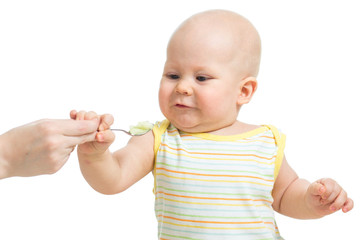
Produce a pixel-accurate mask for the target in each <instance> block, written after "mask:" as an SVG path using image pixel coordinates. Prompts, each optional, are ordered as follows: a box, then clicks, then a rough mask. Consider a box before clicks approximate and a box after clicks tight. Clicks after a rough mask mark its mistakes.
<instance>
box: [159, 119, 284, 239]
mask: <svg viewBox="0 0 360 240" xmlns="http://www.w3.org/2000/svg"><path fill="white" fill-rule="evenodd" d="M153 133H154V136H155V149H154V150H155V166H154V171H153V174H154V180H155V184H154V193H155V213H156V218H157V221H158V238H159V239H206V240H211V239H247V240H250V239H262V240H265V239H269V240H270V239H271V240H272V239H282V238H281V237H280V234H279V231H278V228H277V226H276V223H275V219H274V211H273V209H272V203H273V198H272V195H271V192H272V189H273V185H274V182H275V179H276V176H277V174H278V172H279V169H280V166H281V162H282V158H283V150H284V146H285V135H284V134H281V133H279V131H278V130H277V129H276V128H275V127H273V126H267V125H264V126H262V127H259V128H258V129H255V130H252V131H249V132H246V133H243V134H240V135H233V136H218V135H212V134H207V133H186V132H182V131H180V130H178V129H176V128H175V127H174V126H173V125H171V124H170V123H169V121H168V120H165V121H163V122H158V123H157V124H155V126H154V129H153Z"/></svg>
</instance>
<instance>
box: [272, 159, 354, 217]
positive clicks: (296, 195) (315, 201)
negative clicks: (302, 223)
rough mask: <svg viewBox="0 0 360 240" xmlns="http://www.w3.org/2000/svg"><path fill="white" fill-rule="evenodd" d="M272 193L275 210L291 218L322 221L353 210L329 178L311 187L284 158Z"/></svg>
mask: <svg viewBox="0 0 360 240" xmlns="http://www.w3.org/2000/svg"><path fill="white" fill-rule="evenodd" d="M272 194H273V197H274V203H273V208H274V210H275V211H277V212H279V213H281V214H284V215H287V216H289V217H293V218H299V219H311V218H321V217H323V216H326V215H329V214H331V213H334V212H336V211H338V210H339V209H342V210H343V212H348V211H350V210H351V209H352V208H353V201H352V199H351V198H348V197H347V194H346V192H345V191H344V189H342V188H341V186H340V185H339V184H338V183H337V182H335V181H334V180H332V179H329V178H328V179H321V180H318V181H316V182H314V183H312V184H310V183H309V182H308V181H306V180H304V179H300V178H299V177H298V176H297V174H296V173H295V171H294V170H293V169H292V168H291V167H290V166H289V164H288V162H287V161H286V159H285V156H284V159H283V163H282V166H281V169H280V173H279V175H278V177H277V179H276V182H275V185H274V189H273V193H272Z"/></svg>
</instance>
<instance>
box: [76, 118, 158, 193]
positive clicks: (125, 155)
mask: <svg viewBox="0 0 360 240" xmlns="http://www.w3.org/2000/svg"><path fill="white" fill-rule="evenodd" d="M70 116H71V118H72V119H77V120H81V119H93V118H100V124H99V129H98V134H97V135H96V138H95V139H94V141H93V142H87V143H84V144H81V145H79V146H78V158H79V163H80V168H81V172H82V174H83V176H84V178H85V179H86V181H87V182H88V183H89V184H90V186H91V187H92V188H94V189H95V190H96V191H98V192H100V193H103V194H115V193H119V192H122V191H124V190H125V189H127V188H128V187H130V186H131V185H132V184H134V183H135V182H137V181H138V180H140V179H141V178H142V177H144V176H145V175H147V174H148V173H149V172H151V171H152V169H153V160H154V150H153V146H154V136H153V134H152V132H151V131H150V132H148V133H147V134H145V135H143V136H136V137H132V138H131V139H130V141H129V142H128V144H127V145H126V146H125V147H124V148H122V149H120V150H118V151H116V152H114V153H111V152H110V150H109V149H108V148H109V146H110V145H111V144H112V142H113V141H114V139H115V136H114V133H113V132H112V131H111V130H110V126H111V125H112V123H113V117H112V116H111V115H109V114H106V115H102V116H98V115H96V113H94V112H87V113H86V112H76V111H72V112H71V113H70Z"/></svg>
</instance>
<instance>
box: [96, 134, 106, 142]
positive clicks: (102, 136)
mask: <svg viewBox="0 0 360 240" xmlns="http://www.w3.org/2000/svg"><path fill="white" fill-rule="evenodd" d="M96 138H97V140H98V141H99V142H102V141H104V135H103V134H101V133H97V134H96Z"/></svg>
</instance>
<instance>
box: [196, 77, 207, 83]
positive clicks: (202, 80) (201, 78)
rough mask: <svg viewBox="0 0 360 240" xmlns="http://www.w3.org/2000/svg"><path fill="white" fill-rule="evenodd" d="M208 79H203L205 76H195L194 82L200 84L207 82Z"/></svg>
mask: <svg viewBox="0 0 360 240" xmlns="http://www.w3.org/2000/svg"><path fill="white" fill-rule="evenodd" d="M208 79H209V78H208V77H205V76H197V77H196V80H198V81H200V82H204V81H206V80H208Z"/></svg>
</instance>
